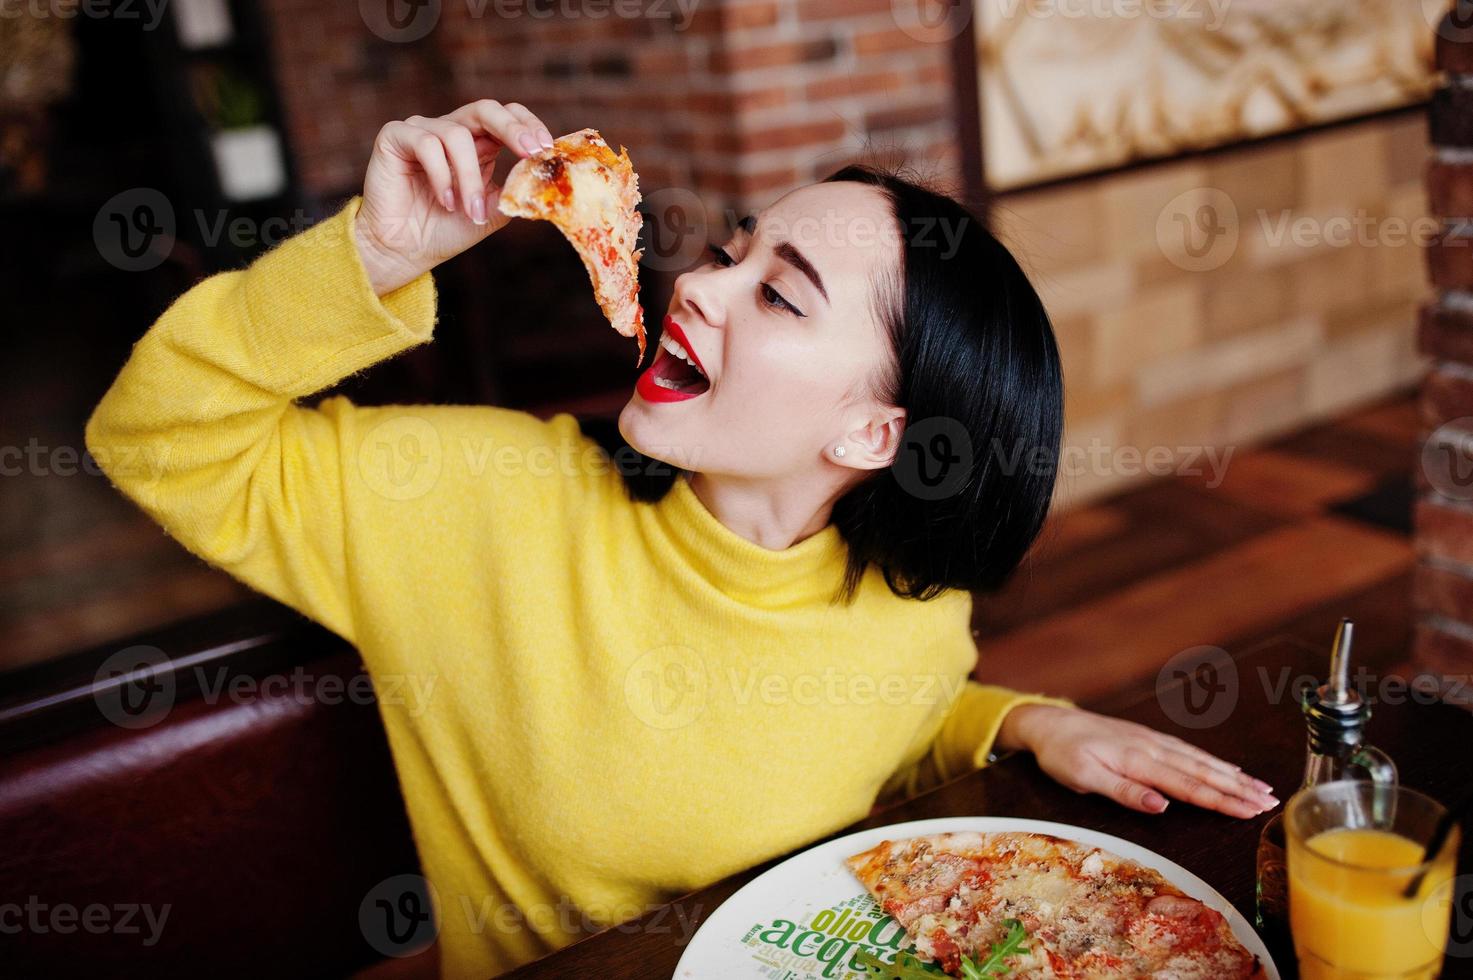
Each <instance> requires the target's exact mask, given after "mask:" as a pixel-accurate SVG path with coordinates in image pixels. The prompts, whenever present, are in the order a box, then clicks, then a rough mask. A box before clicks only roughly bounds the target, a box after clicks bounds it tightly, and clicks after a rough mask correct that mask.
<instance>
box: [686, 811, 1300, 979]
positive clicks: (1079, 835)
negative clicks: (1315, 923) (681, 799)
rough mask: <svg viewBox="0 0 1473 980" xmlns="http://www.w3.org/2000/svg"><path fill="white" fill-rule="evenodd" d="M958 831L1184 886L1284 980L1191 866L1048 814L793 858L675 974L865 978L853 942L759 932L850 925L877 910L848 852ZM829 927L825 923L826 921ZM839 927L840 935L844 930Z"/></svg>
mask: <svg viewBox="0 0 1473 980" xmlns="http://www.w3.org/2000/svg"><path fill="white" fill-rule="evenodd" d="M956 831H979V832H982V833H998V832H1000V831H1018V832H1024V833H1036V834H1053V835H1054V836H1055V837H1062V838H1065V839H1066V840H1073V841H1078V842H1079V843H1081V844H1087V845H1089V846H1091V847H1098V848H1102V849H1104V850H1106V851H1109V852H1110V853H1112V854H1115V855H1118V856H1119V857H1123V858H1127V859H1129V860H1131V861H1135V862H1137V863H1139V864H1143V865H1145V866H1146V867H1148V868H1155V869H1156V870H1157V871H1159V872H1161V874H1162V875H1163V876H1164V877H1165V878H1166V880H1167V881H1169V882H1171V883H1172V884H1173V885H1175V886H1176V887H1178V888H1180V889H1181V890H1182V891H1183V892H1185V893H1186V894H1188V895H1190V896H1192V897H1193V898H1195V899H1198V900H1199V901H1201V902H1202V903H1204V904H1205V905H1207V906H1208V907H1209V908H1213V909H1216V910H1217V911H1218V912H1221V913H1222V915H1223V916H1224V917H1225V918H1226V919H1227V921H1228V924H1229V925H1230V926H1231V927H1232V930H1233V935H1235V936H1237V937H1238V940H1239V941H1240V942H1241V943H1242V944H1243V945H1244V946H1245V947H1247V948H1248V950H1249V951H1250V952H1253V953H1255V954H1257V956H1258V958H1259V959H1260V960H1262V961H1263V968H1264V973H1265V975H1266V976H1267V978H1268V980H1279V971H1278V970H1277V969H1276V968H1275V967H1274V961H1273V958H1272V957H1270V956H1269V955H1268V949H1267V948H1266V947H1265V946H1264V945H1263V940H1262V939H1260V938H1259V937H1258V933H1256V932H1254V931H1253V927H1252V926H1250V925H1249V924H1248V920H1246V919H1244V918H1243V916H1242V915H1240V914H1239V913H1238V910H1237V909H1236V908H1234V907H1233V905H1232V903H1231V902H1229V901H1228V900H1227V899H1225V898H1223V897H1222V896H1221V895H1219V894H1218V893H1217V891H1216V890H1214V889H1213V888H1212V886H1210V885H1208V884H1207V882H1205V881H1203V880H1202V879H1201V878H1198V877H1197V876H1196V875H1194V874H1192V873H1191V872H1190V871H1188V870H1187V869H1186V868H1183V867H1182V866H1181V865H1179V864H1176V863H1175V862H1173V861H1168V860H1166V858H1164V857H1162V856H1161V855H1159V854H1157V853H1156V852H1155V851H1150V850H1147V849H1146V848H1144V847H1141V846H1140V845H1138V844H1132V843H1131V842H1130V841H1128V840H1122V839H1121V838H1119V837H1112V836H1110V835H1109V834H1102V833H1099V832H1098V831H1094V830H1087V829H1085V828H1084V827H1074V826H1070V825H1069V824H1062V823H1053V822H1052V821H1048V820H1023V819H1020V818H1014V817H942V818H939V819H936V820H916V821H912V822H911V823H897V824H891V825H890V826H888V827H876V828H875V829H873V830H861V831H860V832H859V833H857V834H850V835H849V836H847V837H840V838H839V839H838V840H831V841H829V842H827V843H825V844H820V845H818V846H817V847H812V848H809V849H808V850H806V851H804V852H802V853H801V854H795V855H793V856H792V857H790V858H788V860H786V861H784V862H783V863H782V864H779V865H778V866H776V867H774V868H769V869H768V870H767V871H765V872H763V873H762V874H760V875H758V876H757V877H756V878H753V879H752V880H751V881H749V882H747V884H746V885H744V886H743V887H742V888H741V890H739V891H738V892H737V893H736V894H735V895H733V896H731V898H728V899H727V900H726V901H725V902H723V903H722V904H721V907H720V908H718V909H717V910H716V911H715V912H713V913H711V916H710V917H709V918H708V919H706V921H705V922H703V923H702V924H701V928H700V929H699V930H697V932H696V934H695V936H694V937H692V939H691V942H690V945H689V946H687V947H686V950H685V955H684V956H682V957H681V958H680V964H679V965H678V966H677V967H676V968H675V980H727V978H730V980H752V978H756V977H765V978H767V980H853V978H857V977H859V974H857V973H853V972H851V971H850V970H848V969H845V968H844V967H843V966H841V965H839V964H840V963H842V962H843V961H844V960H847V959H848V958H849V955H850V953H851V950H852V947H841V946H837V945H831V944H829V943H827V942H826V943H824V944H820V945H817V949H810V948H808V947H809V946H813V945H815V944H813V943H808V944H806V945H804V946H803V952H805V953H810V954H811V953H816V952H817V951H818V950H823V949H831V950H832V951H831V952H829V953H827V954H824V955H825V957H826V959H828V960H830V961H831V962H819V961H818V960H817V959H815V958H814V956H813V955H808V956H799V955H797V954H795V953H793V952H792V951H791V950H788V949H784V948H782V947H779V946H777V945H775V944H773V943H770V942H763V941H762V938H761V937H762V935H763V934H764V933H767V934H768V935H770V936H771V937H773V938H777V935H778V931H782V930H783V929H784V928H785V927H783V926H781V925H777V926H775V925H774V923H775V922H777V920H785V921H786V922H789V923H793V924H794V926H795V928H794V930H793V933H792V934H793V935H794V936H797V935H798V934H800V933H801V932H803V931H806V930H805V929H804V927H805V926H807V925H808V924H809V923H811V922H812V921H813V920H814V917H815V916H817V915H819V914H820V913H822V912H824V911H825V910H830V914H831V915H833V916H835V921H838V917H840V916H843V915H844V910H846V909H847V910H849V917H847V918H846V919H845V921H853V919H854V918H855V917H857V916H858V915H862V914H864V913H866V912H869V911H872V910H873V911H875V912H878V909H877V907H876V906H875V903H874V902H873V901H872V900H871V899H870V897H869V895H868V894H867V893H866V892H865V890H864V886H862V885H861V884H860V883H859V882H858V881H857V880H856V879H855V877H854V875H853V874H852V873H850V871H849V869H848V868H847V867H846V866H845V865H844V858H846V857H848V856H849V855H851V854H858V853H859V852H860V851H864V850H867V849H869V848H871V847H874V846H875V845H876V844H878V843H879V842H880V841H882V840H885V839H887V838H888V839H890V840H900V839H902V838H906V837H918V836H921V835H922V834H944V833H952V832H956ZM885 918H888V917H885ZM890 922H891V926H890V928H891V930H898V929H899V928H900V926H899V925H898V924H896V923H894V921H893V920H890ZM824 925H825V926H829V924H828V923H827V922H826V923H824ZM829 928H833V927H832V926H829ZM773 930H777V931H773ZM839 931H842V926H841V927H840V929H839ZM894 934H895V933H894V932H893V931H883V930H882V931H881V932H880V934H879V935H880V938H889V937H890V936H892V935H894ZM901 948H904V949H909V948H911V947H910V944H909V943H908V942H902V943H901Z"/></svg>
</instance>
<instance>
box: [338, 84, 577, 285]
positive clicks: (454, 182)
mask: <svg viewBox="0 0 1473 980" xmlns="http://www.w3.org/2000/svg"><path fill="white" fill-rule="evenodd" d="M503 146H505V147H508V148H509V149H511V150H512V152H514V153H516V154H517V155H518V156H520V157H526V156H530V155H532V154H533V153H536V152H537V151H539V150H541V149H544V148H547V147H551V146H552V134H551V133H550V132H549V131H548V129H547V127H546V126H545V125H543V123H542V121H541V120H540V119H538V118H537V117H536V116H534V115H533V114H532V113H531V112H530V111H528V110H527V109H526V108H524V107H523V106H521V105H518V104H517V103H515V102H510V103H507V104H505V105H503V104H502V103H500V102H496V101H494V100H492V99H480V100H478V101H476V102H472V103H469V104H467V105H463V106H461V107H460V108H459V109H456V110H455V111H454V112H451V113H449V114H448V115H444V116H439V117H437V118H433V119H430V118H426V117H425V116H410V117H409V118H408V119H403V120H395V121H394V122H390V123H388V124H386V125H385V126H384V127H383V129H381V130H379V133H378V136H377V137H376V138H375V139H374V143H373V155H372V156H371V157H370V158H369V161H368V172H367V174H366V175H365V177H364V179H363V203H362V205H361V207H360V208H359V211H358V216H357V219H356V221H355V222H354V232H355V235H356V244H357V246H358V254H359V255H360V256H361V257H362V259H363V265H364V268H365V269H366V270H367V272H368V277H369V281H370V282H371V283H373V288H374V291H375V292H377V293H378V294H379V295H383V294H384V293H388V292H391V291H393V290H394V289H397V288H399V287H400V286H403V285H405V284H406V283H410V282H413V281H414V280H415V279H417V278H419V277H420V276H421V275H423V274H424V273H425V272H428V271H429V270H430V269H433V268H434V267H435V266H437V265H439V264H440V263H441V262H443V261H445V260H446V259H448V258H450V257H452V256H454V255H458V254H459V253H461V252H463V251H465V250H466V249H468V248H470V247H471V246H472V245H474V244H476V243H477V242H479V241H480V240H481V239H483V238H485V237H486V236H487V235H489V234H491V233H492V232H493V231H495V230H496V229H498V228H500V227H501V226H502V225H504V224H506V222H507V220H508V219H507V218H506V216H505V215H503V214H502V213H501V212H500V211H498V210H497V209H496V201H497V197H498V195H499V194H500V191H501V188H499V187H497V186H495V185H494V184H492V182H491V171H492V168H493V167H494V166H495V164H496V155H497V153H499V152H500V150H501V148H502V147H503Z"/></svg>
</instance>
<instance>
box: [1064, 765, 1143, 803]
mask: <svg viewBox="0 0 1473 980" xmlns="http://www.w3.org/2000/svg"><path fill="white" fill-rule="evenodd" d="M1073 785H1074V788H1075V789H1077V790H1079V791H1081V792H1085V793H1099V794H1100V795H1101V796H1107V797H1109V798H1110V799H1112V800H1114V801H1115V802H1116V803H1119V804H1120V805H1121V806H1127V807H1130V809H1132V810H1140V811H1141V812H1142V813H1160V812H1161V811H1162V810H1165V809H1166V798H1165V797H1163V796H1162V795H1161V794H1160V793H1158V792H1156V791H1155V790H1154V789H1152V788H1151V787H1150V786H1148V785H1146V784H1145V783H1142V782H1140V781H1138V780H1135V779H1132V778H1130V777H1129V776H1127V775H1124V774H1122V773H1120V772H1117V771H1116V770H1115V769H1112V768H1111V767H1110V766H1107V765H1105V764H1104V763H1103V762H1100V761H1095V762H1094V763H1093V764H1091V765H1088V766H1086V767H1084V769H1082V770H1081V771H1080V772H1078V773H1076V775H1075V777H1074V783H1073Z"/></svg>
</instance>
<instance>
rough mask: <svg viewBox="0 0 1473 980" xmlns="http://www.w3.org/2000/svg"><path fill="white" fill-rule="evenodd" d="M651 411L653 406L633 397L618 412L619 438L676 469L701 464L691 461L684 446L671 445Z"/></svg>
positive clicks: (691, 467) (690, 468) (696, 460)
mask: <svg viewBox="0 0 1473 980" xmlns="http://www.w3.org/2000/svg"><path fill="white" fill-rule="evenodd" d="M649 409H650V406H648V405H645V404H641V403H640V401H639V399H637V398H631V399H630V400H629V403H628V404H626V405H625V406H624V408H623V410H622V411H620V412H619V435H620V436H622V437H623V438H624V441H625V442H627V443H628V444H629V445H630V446H631V447H633V448H634V449H636V450H638V451H639V452H641V453H643V454H644V455H646V456H648V457H649V458H650V459H656V460H659V461H660V462H662V463H666V464H668V465H670V466H673V467H675V468H676V469H682V470H692V471H694V469H695V465H696V464H698V463H699V462H700V461H699V460H698V459H692V458H691V454H690V453H689V452H688V451H686V449H685V447H683V446H681V445H679V444H678V443H676V444H672V443H671V440H670V437H669V435H668V434H667V433H666V432H664V431H663V428H662V426H661V420H660V419H659V418H658V417H656V413H652V412H650V410H649Z"/></svg>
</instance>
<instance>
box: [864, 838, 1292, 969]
mask: <svg viewBox="0 0 1473 980" xmlns="http://www.w3.org/2000/svg"><path fill="white" fill-rule="evenodd" d="M846 864H847V865H848V866H849V869H850V870H851V871H852V872H853V873H854V875H855V877H856V878H858V879H859V881H860V883H861V884H862V885H864V887H865V889H866V890H867V891H868V892H869V894H870V896H871V897H873V898H874V900H875V901H876V902H877V903H879V905H880V907H881V908H882V909H884V911H885V912H887V913H888V914H889V915H891V916H892V917H893V918H894V919H895V920H896V921H897V922H899V923H900V924H901V926H903V927H904V928H905V931H906V933H907V934H908V935H909V936H910V938H911V940H912V941H913V943H914V945H915V952H916V953H917V954H918V955H919V956H920V957H921V958H922V959H923V960H925V961H931V962H935V963H937V964H938V965H939V966H940V967H941V968H942V969H943V970H945V971H946V973H947V974H948V975H950V976H970V975H976V974H977V973H978V972H979V971H978V968H977V966H976V964H977V963H987V962H989V961H990V962H991V963H992V964H993V965H994V968H1001V967H1004V966H1005V967H1006V968H1007V976H1008V977H1009V978H1017V980H1055V978H1062V977H1069V978H1078V980H1093V978H1098V980H1115V978H1126V977H1142V976H1170V977H1173V978H1175V980H1254V978H1262V977H1263V976H1264V974H1263V968H1262V964H1261V963H1260V962H1259V960H1258V958H1257V957H1256V956H1254V955H1253V954H1252V953H1251V952H1249V951H1248V950H1247V949H1246V948H1245V947H1244V946H1243V944H1242V943H1241V942H1239V941H1238V938H1237V937H1236V936H1234V935H1233V932H1232V928H1231V927H1230V926H1229V924H1228V922H1227V920H1226V919H1225V918H1224V917H1223V916H1222V915H1221V914H1220V913H1219V912H1217V911H1216V910H1214V909H1211V908H1208V907H1207V906H1206V905H1204V904H1203V903H1202V902H1200V901H1198V900H1196V899H1194V898H1192V897H1190V896H1189V895H1186V894H1185V893H1183V892H1182V891H1181V890H1180V889H1178V888H1177V887H1176V886H1174V885H1172V884H1171V883H1170V882H1168V881H1167V880H1166V879H1165V878H1164V877H1163V876H1162V875H1161V874H1160V872H1158V871H1156V870H1155V869H1152V868H1147V867H1145V866H1144V865H1141V864H1137V863H1136V862H1134V861H1128V860H1125V859H1124V858H1121V857H1117V856H1116V855H1114V854H1111V853H1109V852H1108V851H1104V850H1101V849H1100V848H1097V847H1090V846H1087V845H1084V844H1080V843H1077V842H1075V841H1070V840H1064V839H1063V838H1059V837H1053V836H1051V835H1048V834H1032V833H993V834H983V833H972V832H969V833H951V834H933V835H929V836H924V837H914V838H910V839H908V840H900V841H888V840H887V841H882V842H881V843H879V844H877V845H876V846H874V847H872V848H870V849H869V850H867V851H865V852H863V853H861V854H855V855H853V856H852V857H850V858H847V859H846ZM1020 932H1021V933H1022V935H1019V933H1020ZM1025 937H1026V941H1025ZM999 951H1002V952H1005V953H1006V954H1007V955H1005V956H1004V957H1002V958H1001V962H998V959H999V957H998V955H997V954H998V953H999ZM968 965H970V968H969V969H968V970H966V971H964V969H963V968H964V966H968ZM984 975H985V974H984Z"/></svg>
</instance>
